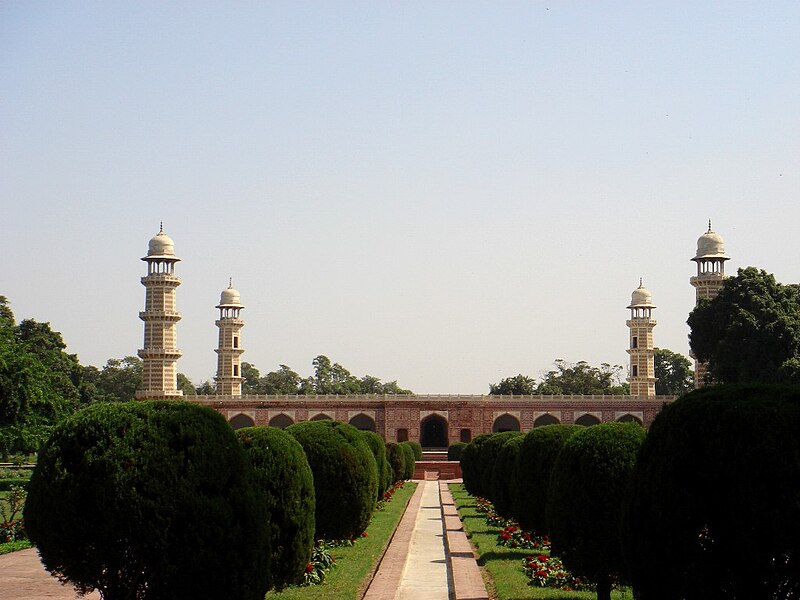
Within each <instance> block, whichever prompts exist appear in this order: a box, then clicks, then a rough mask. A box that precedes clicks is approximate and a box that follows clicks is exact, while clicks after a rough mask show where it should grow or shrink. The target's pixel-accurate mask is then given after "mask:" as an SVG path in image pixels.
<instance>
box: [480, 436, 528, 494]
mask: <svg viewBox="0 0 800 600" xmlns="http://www.w3.org/2000/svg"><path fill="white" fill-rule="evenodd" d="M519 436H522V433H520V432H519V431H503V432H502V433H495V434H492V437H490V438H489V439H487V440H486V441H485V442H484V443H483V444H481V447H480V452H479V453H478V477H480V480H481V483H480V487H481V490H483V494H482V495H483V496H485V497H486V498H488V499H489V500H491V501H492V502H494V498H493V494H494V488H493V487H492V472H493V471H494V469H495V467H496V464H497V457H498V456H499V455H500V449H501V448H502V447H503V445H504V444H505V443H506V442H507V441H508V440H510V439H511V438H513V437H519Z"/></svg>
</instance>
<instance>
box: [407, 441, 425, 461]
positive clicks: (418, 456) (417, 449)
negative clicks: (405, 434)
mask: <svg viewBox="0 0 800 600" xmlns="http://www.w3.org/2000/svg"><path fill="white" fill-rule="evenodd" d="M408 444H409V446H411V447H412V448H413V449H414V460H422V444H420V443H419V442H418V441H416V440H409V441H408Z"/></svg>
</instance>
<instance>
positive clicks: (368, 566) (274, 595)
mask: <svg viewBox="0 0 800 600" xmlns="http://www.w3.org/2000/svg"><path fill="white" fill-rule="evenodd" d="M416 487H417V484H416V483H412V482H410V481H407V482H406V484H405V485H404V486H403V487H402V489H400V490H398V491H397V492H395V494H394V497H393V498H392V501H391V502H389V503H388V504H386V506H385V508H384V509H383V510H379V511H376V512H375V515H374V516H373V517H372V522H371V523H370V524H369V527H367V537H364V538H360V539H359V540H358V541H357V542H356V543H355V545H354V546H343V547H340V548H334V549H333V550H331V554H332V555H333V557H334V558H335V559H336V566H335V567H334V568H333V569H331V570H330V571H329V572H328V576H327V578H326V579H325V581H324V582H323V583H322V584H320V585H311V586H308V587H290V588H286V589H285V590H283V591H282V592H270V593H268V594H267V596H266V600H311V599H314V600H326V599H330V600H356V599H358V598H361V596H362V595H363V594H364V591H365V590H366V587H367V585H369V582H370V580H371V579H372V573H373V572H374V571H375V569H376V568H377V566H378V561H379V560H380V559H381V557H382V556H383V553H384V551H385V550H386V547H387V546H388V545H389V540H390V539H391V537H392V534H393V533H394V530H395V529H396V528H397V524H398V523H399V522H400V518H401V517H402V516H403V512H404V511H405V507H406V505H407V504H408V501H409V500H410V499H411V496H412V494H413V493H414V490H415V489H416Z"/></svg>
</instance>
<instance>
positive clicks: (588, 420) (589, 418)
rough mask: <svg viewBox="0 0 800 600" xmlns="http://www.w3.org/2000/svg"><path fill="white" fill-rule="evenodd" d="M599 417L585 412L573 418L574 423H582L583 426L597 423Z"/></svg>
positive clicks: (598, 422)
mask: <svg viewBox="0 0 800 600" xmlns="http://www.w3.org/2000/svg"><path fill="white" fill-rule="evenodd" d="M599 424H600V419H598V418H597V417H596V416H594V415H590V414H588V413H586V414H585V415H581V416H580V417H578V418H577V419H575V425H583V426H584V427H591V426H592V425H599Z"/></svg>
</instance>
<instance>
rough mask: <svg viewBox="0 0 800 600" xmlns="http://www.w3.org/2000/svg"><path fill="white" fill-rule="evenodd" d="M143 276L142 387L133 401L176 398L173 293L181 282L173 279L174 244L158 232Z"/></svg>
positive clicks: (178, 354)
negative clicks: (137, 399)
mask: <svg viewBox="0 0 800 600" xmlns="http://www.w3.org/2000/svg"><path fill="white" fill-rule="evenodd" d="M142 260H143V261H145V262H146V263H147V275H146V276H145V277H142V285H143V286H144V287H145V306H144V310H143V311H142V312H140V313H139V318H140V319H141V320H142V321H144V348H142V349H141V350H139V357H140V358H141V359H142V361H143V363H144V364H143V373H142V387H141V389H139V390H137V391H136V398H139V399H144V398H179V397H181V396H183V392H181V391H180V390H178V367H177V362H178V359H179V358H180V357H181V351H180V350H178V348H177V346H176V343H177V339H176V335H175V326H176V324H177V323H178V321H180V320H181V314H180V313H179V312H176V311H175V290H176V289H177V288H178V286H179V285H180V284H181V280H180V279H179V278H178V277H177V276H176V275H175V263H177V262H178V261H179V260H180V259H179V258H178V257H177V256H175V243H174V242H173V241H172V239H171V238H170V237H169V236H168V235H167V234H166V233H164V228H163V226H162V228H161V229H160V231H159V232H158V235H156V236H155V237H154V238H153V239H151V240H150V244H149V246H148V249H147V256H145V257H143V258H142Z"/></svg>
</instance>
